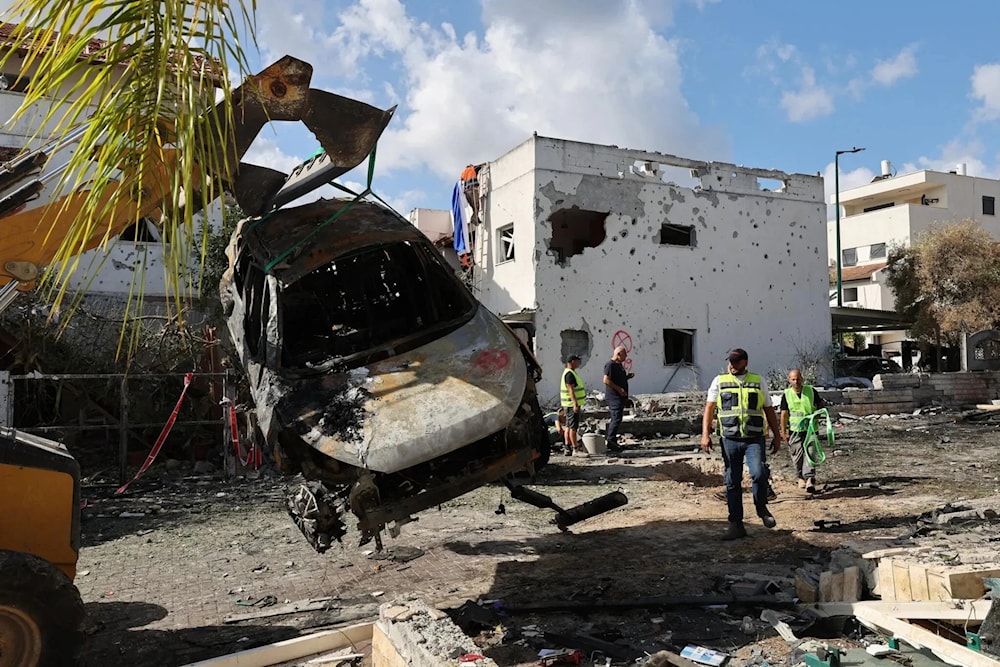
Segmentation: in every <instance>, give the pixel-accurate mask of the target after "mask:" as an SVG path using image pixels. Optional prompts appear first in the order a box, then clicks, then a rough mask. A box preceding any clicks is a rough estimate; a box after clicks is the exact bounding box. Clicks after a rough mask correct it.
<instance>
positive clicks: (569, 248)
mask: <svg viewBox="0 0 1000 667" xmlns="http://www.w3.org/2000/svg"><path fill="white" fill-rule="evenodd" d="M607 218H608V212H607V211H605V212H603V213H602V212H600V211H586V210H583V209H581V208H577V207H576V206H574V207H572V208H563V209H559V210H558V211H556V212H555V213H553V214H552V215H550V216H549V218H548V222H549V223H550V224H551V225H552V238H551V240H550V241H549V250H550V251H552V252H553V254H554V255H555V257H556V263H557V264H560V265H562V264H565V263H566V259H567V258H569V257H572V256H573V255H579V254H580V253H581V252H583V250H584V249H585V248H596V247H597V246H599V245H600V244H601V243H603V242H604V239H605V238H606V237H607V232H606V231H605V229H604V221H605V220H607Z"/></svg>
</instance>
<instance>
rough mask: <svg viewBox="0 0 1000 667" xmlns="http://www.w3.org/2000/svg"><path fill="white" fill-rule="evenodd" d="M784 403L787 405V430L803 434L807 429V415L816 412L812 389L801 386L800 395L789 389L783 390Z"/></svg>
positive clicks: (807, 386)
mask: <svg viewBox="0 0 1000 667" xmlns="http://www.w3.org/2000/svg"><path fill="white" fill-rule="evenodd" d="M785 402H786V403H788V417H789V418H788V430H790V431H795V432H796V433H805V432H806V431H807V430H808V429H809V420H808V419H807V418H808V417H809V415H811V414H812V413H814V412H816V397H815V395H814V394H813V388H812V387H810V386H809V385H803V386H802V395H801V396H799V395H798V394H796V393H795V390H794V389H792V388H791V387H789V388H788V389H786V390H785Z"/></svg>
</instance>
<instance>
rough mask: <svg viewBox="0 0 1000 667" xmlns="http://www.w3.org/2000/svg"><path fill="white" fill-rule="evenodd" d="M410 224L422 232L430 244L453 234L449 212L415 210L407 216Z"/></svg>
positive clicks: (429, 209)
mask: <svg viewBox="0 0 1000 667" xmlns="http://www.w3.org/2000/svg"><path fill="white" fill-rule="evenodd" d="M407 220H409V221H410V224H411V225H413V226H414V227H416V228H417V229H419V230H420V231H421V232H423V234H424V236H426V237H427V238H429V239H430V240H431V242H432V243H433V242H435V241H439V240H440V239H442V238H444V237H445V236H450V235H451V234H454V232H455V227H454V225H453V223H452V221H451V211H446V210H443V209H435V208H415V209H413V210H412V211H410V214H409V215H408V216H407Z"/></svg>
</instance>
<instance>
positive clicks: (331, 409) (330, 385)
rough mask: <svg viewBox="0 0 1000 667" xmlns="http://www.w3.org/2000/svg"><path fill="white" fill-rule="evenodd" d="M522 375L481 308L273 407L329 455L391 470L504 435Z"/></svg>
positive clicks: (308, 384)
mask: <svg viewBox="0 0 1000 667" xmlns="http://www.w3.org/2000/svg"><path fill="white" fill-rule="evenodd" d="M526 381H527V367H526V365H525V361H524V358H523V357H522V356H521V353H520V349H519V347H518V342H517V339H516V338H515V337H514V335H513V334H512V333H511V332H510V330H509V329H507V328H506V327H505V326H503V324H502V323H500V322H499V320H497V319H496V318H495V317H493V316H492V315H491V314H490V313H489V312H487V311H486V310H485V309H484V308H483V307H482V306H479V307H478V309H477V312H476V315H475V316H474V317H473V318H472V319H471V320H469V321H468V322H466V323H465V324H464V325H463V326H461V327H459V328H458V329H456V330H455V331H453V332H451V333H450V334H448V335H447V336H444V337H443V338H439V339H438V340H435V341H433V342H431V343H428V344H426V345H423V346H421V347H418V348H416V349H414V350H411V351H409V352H407V353H405V354H402V355H399V356H396V357H392V358H390V359H387V360H385V361H381V362H378V363H375V364H371V365H369V366H363V367H361V368H357V369H354V370H353V371H350V372H347V373H338V374H333V375H326V376H322V377H317V378H310V379H307V380H302V381H300V382H298V383H297V384H296V386H295V387H294V388H291V389H290V390H289V391H287V392H286V393H285V394H284V396H282V397H281V398H280V399H279V401H278V404H277V406H276V408H275V410H276V412H277V413H278V416H279V419H280V420H281V422H282V423H283V424H284V425H285V426H290V427H292V428H294V429H295V430H296V431H297V432H298V433H299V435H300V437H301V438H302V439H303V440H304V441H305V442H306V443H307V444H309V445H310V446H312V447H314V448H316V449H318V450H320V451H322V452H323V453H324V454H326V455H327V456H330V457H332V458H335V459H337V460H338V461H341V462H344V463H348V464H350V465H356V466H360V467H364V468H368V469H370V470H375V471H378V472H396V471H399V470H404V469H406V468H409V467H411V466H414V465H417V464H418V463H423V462H425V461H429V460H431V459H434V458H436V457H439V456H442V455H444V454H447V453H449V452H452V451H455V450H457V449H459V448H461V447H464V446H465V445H468V444H470V443H472V442H476V441H477V440H480V439H482V438H485V437H487V436H489V435H491V434H493V433H497V432H498V431H502V430H503V429H504V428H506V427H507V425H508V424H510V422H511V419H512V418H513V417H514V414H515V413H516V412H517V409H518V406H519V405H520V402H521V398H522V396H523V394H524V387H525V383H526Z"/></svg>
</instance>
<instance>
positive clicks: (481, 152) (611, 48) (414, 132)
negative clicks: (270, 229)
mask: <svg viewBox="0 0 1000 667" xmlns="http://www.w3.org/2000/svg"><path fill="white" fill-rule="evenodd" d="M286 4H287V5H289V7H288V8H287V9H286V8H284V7H283V8H282V9H281V10H280V11H282V12H284V13H285V14H286V15H298V14H305V15H308V12H307V11H306V9H307V7H310V6H311V7H317V6H318V4H319V3H318V0H289V2H288V3H286ZM647 5H648V6H647ZM655 5H656V3H647V2H645V0H632V1H631V2H628V3H607V2H603V1H597V0H551V1H547V2H537V0H504V1H503V2H499V1H497V0H484V2H483V22H484V26H485V28H484V30H483V31H482V32H481V33H468V34H465V35H458V34H456V32H455V30H454V27H453V26H451V25H447V24H445V25H441V26H431V25H429V24H427V23H421V22H419V21H417V20H416V19H414V18H413V17H412V16H410V15H409V14H408V13H407V11H406V8H405V7H404V5H403V4H402V3H401V2H399V1H398V0H358V1H357V2H355V3H353V4H351V5H350V6H349V7H348V8H347V9H345V10H343V11H341V13H340V14H339V15H338V16H337V20H338V21H339V24H338V25H337V26H336V27H334V28H332V29H328V30H326V31H322V32H321V31H317V30H316V29H314V28H312V26H313V25H318V21H309V22H308V24H305V23H302V22H298V23H296V22H290V21H288V20H287V18H286V19H285V20H284V23H283V24H282V25H283V26H284V27H288V28H289V29H290V30H291V33H287V32H285V33H282V32H280V31H278V30H277V29H275V30H272V31H269V32H268V33H267V34H262V35H261V41H262V45H263V48H264V49H265V50H267V51H269V52H272V53H273V55H280V54H279V53H278V52H279V51H281V50H282V49H285V50H289V51H290V50H291V49H293V48H298V49H299V51H300V52H302V53H306V52H315V55H312V56H310V57H312V59H313V60H312V62H313V63H314V64H315V65H317V73H316V75H314V78H315V77H316V76H318V75H319V73H320V67H319V63H324V67H325V68H327V69H326V71H330V69H331V68H332V69H335V70H339V71H341V72H345V73H346V72H349V71H355V72H358V71H368V72H373V71H375V68H374V66H375V65H381V66H382V67H381V70H380V71H383V72H386V74H385V76H386V77H387V78H389V77H396V76H398V80H395V81H392V82H387V83H382V82H377V83H373V84H372V85H370V86H368V85H365V86H364V87H366V88H370V89H382V90H391V91H392V93H393V94H394V95H398V96H399V101H400V109H399V111H398V112H397V115H396V118H395V119H394V121H393V123H392V124H391V125H390V126H389V129H388V130H387V132H386V133H385V135H384V136H383V139H382V141H381V142H380V144H379V158H378V159H379V168H380V170H391V169H430V170H431V171H433V172H434V173H436V174H438V175H440V176H442V177H447V178H455V177H457V175H458V173H459V172H460V170H461V168H462V167H463V166H465V165H466V164H468V163H470V162H477V161H485V160H490V159H494V158H496V157H498V156H500V155H502V154H503V153H504V152H506V151H507V150H509V149H511V148H513V147H514V146H516V145H518V144H519V143H521V142H522V141H524V140H525V139H526V138H528V137H529V136H531V134H532V132H535V131H537V132H538V133H539V134H543V135H549V136H556V137H560V138H567V139H575V140H580V141H589V142H595V143H613V144H617V145H621V146H629V147H632V148H637V149H646V150H659V151H664V152H669V153H676V154H680V155H685V156H690V157H695V158H708V159H727V158H729V144H728V141H727V139H726V138H725V136H724V133H723V131H722V130H721V129H717V128H704V127H702V126H700V124H699V122H698V119H697V117H696V116H695V114H694V113H693V112H692V111H691V110H690V108H689V107H688V105H687V102H686V101H685V99H684V96H683V93H682V91H681V80H682V71H681V66H680V57H679V50H680V47H679V44H678V42H676V41H673V40H670V39H667V38H665V37H663V36H662V35H661V34H660V33H658V32H657V31H656V29H655V28H654V25H655V24H656V23H657V22H659V23H669V21H670V20H672V16H671V14H670V12H669V11H667V10H663V9H660V10H657V11H656V12H654V13H653V14H647V13H645V12H646V10H647V9H649V8H651V7H653V6H655ZM261 7H262V8H263V7H264V6H263V5H261ZM278 11H279V10H278V9H277V8H273V9H272V8H267V9H264V13H265V14H266V15H267V16H266V17H265V16H260V17H259V21H260V22H261V23H264V22H266V21H267V20H269V19H268V18H267V17H270V16H274V15H276V14H277V13H278ZM650 11H652V10H650ZM570 34H572V36H573V37H572V39H569V38H567V35H570ZM307 43H308V44H307ZM290 52H291V51H290ZM293 55H295V53H294V52H293ZM386 65H388V66H389V67H388V68H387V67H386ZM582 110H586V113H582V112H581V111H582Z"/></svg>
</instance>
